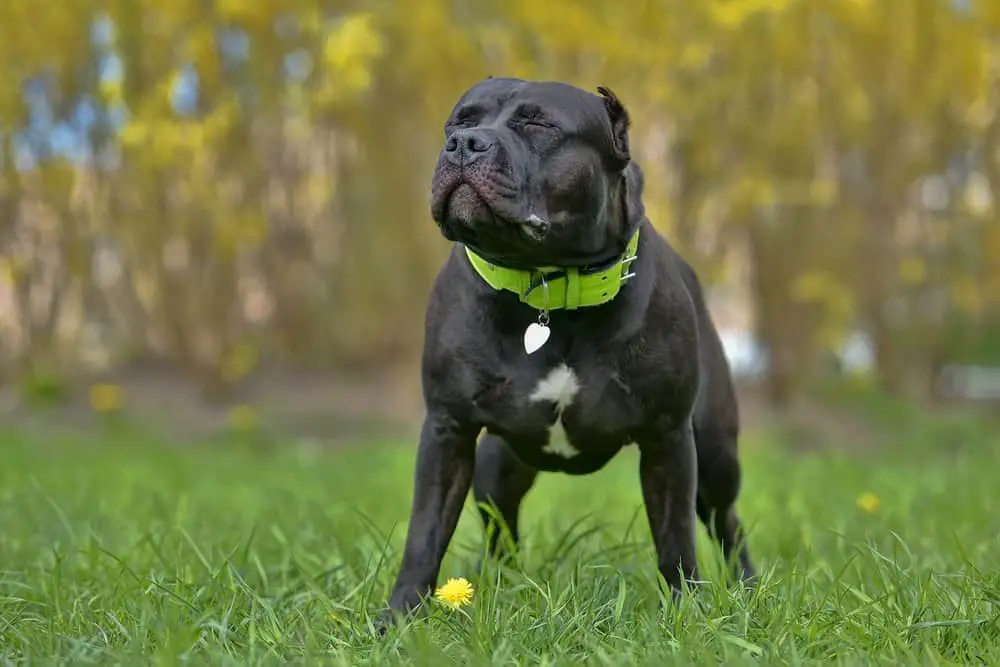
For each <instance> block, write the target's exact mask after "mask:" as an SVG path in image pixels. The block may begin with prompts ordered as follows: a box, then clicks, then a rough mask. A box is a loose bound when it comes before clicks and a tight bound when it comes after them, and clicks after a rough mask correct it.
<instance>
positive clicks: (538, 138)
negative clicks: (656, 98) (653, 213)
mask: <svg viewBox="0 0 1000 667" xmlns="http://www.w3.org/2000/svg"><path fill="white" fill-rule="evenodd" d="M598 92H599V93H600V96H598V95H593V94H591V93H588V92H585V91H583V90H581V89H579V88H575V87H573V86H570V85H567V84H562V83H555V82H533V81H523V80H519V79H509V78H489V79H486V80H485V81H482V82H480V83H479V84H477V85H475V86H473V87H472V88H471V89H470V90H468V91H467V92H466V93H465V94H464V95H463V96H462V98H461V99H460V100H459V101H458V103H457V104H456V106H455V108H454V110H453V111H452V114H451V117H450V118H449V119H448V121H447V123H446V125H445V135H446V142H445V146H444V150H443V151H442V152H441V155H440V158H439V160H438V163H437V167H436V169H435V172H434V178H433V184H432V188H431V191H432V204H431V210H432V213H433V216H434V220H435V221H436V222H437V224H438V226H439V227H440V229H441V232H442V233H443V235H444V236H445V237H446V238H447V239H449V240H450V241H453V242H455V246H454V249H453V252H452V253H451V256H450V258H449V259H448V261H447V263H446V264H445V266H444V267H443V269H442V270H441V272H440V273H439V275H438V277H437V280H436V282H435V284H434V289H433V292H432V294H431V298H430V303H429V305H428V308H427V319H426V341H425V346H424V354H423V362H422V369H423V372H422V381H423V392H424V400H425V402H426V408H427V415H426V418H425V421H424V424H423V428H422V431H421V434H420V446H419V453H418V456H417V466H416V467H417V469H416V480H415V495H414V499H413V511H412V515H411V518H410V524H409V531H408V535H407V539H406V548H405V553H404V555H403V564H402V569H401V571H400V573H399V576H398V578H397V580H396V584H395V587H394V589H393V592H392V596H391V599H390V601H389V612H390V614H392V613H395V612H401V611H408V610H410V609H413V608H414V607H415V606H417V605H418V604H419V602H420V600H421V598H422V597H425V596H426V595H428V594H429V593H431V591H432V590H433V588H434V586H435V583H436V580H437V577H438V571H439V569H440V567H441V561H442V559H443V558H444V555H445V551H446V550H447V548H448V543H449V542H450V540H451V537H452V534H453V533H454V530H455V526H456V524H457V522H458V518H459V514H460V511H461V509H462V506H463V504H464V502H465V498H466V495H467V494H468V491H469V487H470V486H473V487H474V495H475V498H476V500H477V501H478V502H480V503H486V504H489V505H494V506H495V507H496V509H497V510H498V511H499V514H500V515H502V518H503V520H504V522H505V523H506V524H507V527H508V528H509V530H510V533H511V536H512V537H513V538H514V540H516V539H517V535H518V528H517V524H518V511H519V508H520V505H521V500H522V499H523V498H524V496H525V494H526V493H527V492H528V490H529V489H530V488H531V486H532V483H533V482H534V480H535V477H536V475H537V473H538V471H553V472H554V471H559V472H564V473H569V474H572V475H584V474H587V473H591V472H594V471H596V470H598V469H600V468H601V467H603V466H604V465H605V464H606V463H607V462H608V461H609V460H611V458H612V457H614V455H615V454H616V453H617V452H618V451H619V450H620V449H621V448H622V447H623V446H625V445H628V444H632V443H635V444H637V445H638V447H639V451H640V464H639V477H640V481H641V484H642V494H643V499H644V501H645V506H646V512H647V515H648V518H649V525H650V528H651V529H652V534H653V540H654V543H655V546H656V553H657V559H658V565H659V570H660V572H661V573H662V575H663V577H664V579H665V580H666V582H667V583H668V584H669V585H670V587H671V589H672V590H673V591H674V592H675V593H676V592H677V591H679V589H680V588H681V584H682V578H685V579H688V580H691V579H693V578H695V577H696V565H695V528H696V520H695V516H696V515H697V516H698V517H699V518H700V519H701V520H702V521H703V522H705V524H706V526H708V528H709V530H710V531H711V532H712V533H713V534H714V535H715V537H716V539H717V540H718V541H719V543H720V544H721V546H722V549H723V552H724V554H725V556H726V558H727V560H728V562H730V563H731V564H733V565H734V567H736V568H737V571H738V574H739V575H740V576H742V577H745V578H746V577H751V576H752V575H753V572H754V570H753V566H752V565H751V561H750V555H749V552H748V551H747V547H746V545H745V543H744V541H743V535H742V528H741V526H740V521H739V519H738V518H737V515H736V511H735V509H734V503H735V501H736V497H737V494H738V493H739V488H740V465H739V461H738V459H737V436H738V431H739V416H738V411H737V405H736V399H735V394H734V390H733V385H732V380H731V377H730V373H729V366H728V363H727V361H726V358H725V356H724V353H723V349H722V345H721V343H720V341H719V337H718V334H717V332H716V330H715V327H714V325H713V323H712V321H711V319H710V317H709V313H708V310H707V308H706V305H705V302H704V299H703V296H702V291H701V287H700V286H699V283H698V278H697V276H696V275H695V273H694V271H693V270H692V268H691V267H690V266H689V265H688V264H687V263H686V262H685V261H684V260H683V259H682V258H681V257H679V256H678V255H677V254H676V253H675V252H674V250H673V249H672V248H671V247H670V246H669V245H668V244H667V242H666V241H665V240H664V239H663V238H662V237H661V236H660V235H659V234H658V233H657V231H656V230H655V229H654V228H653V226H652V225H651V224H650V222H649V220H647V219H646V217H645V212H644V207H643V203H642V188H643V178H642V174H641V172H640V170H639V168H638V167H637V166H636V164H635V163H634V162H633V161H632V160H631V157H630V153H629V138H628V128H629V118H628V114H627V112H626V110H625V108H624V107H623V106H622V104H621V102H620V101H619V100H618V99H617V98H616V97H615V95H614V94H613V93H612V92H611V91H610V90H607V89H605V88H599V89H598ZM557 424H561V426H562V428H563V430H564V432H565V435H566V442H565V443H564V442H562V441H561V440H560V441H558V442H556V441H550V430H551V429H552V428H553V427H554V426H556V425H557ZM483 429H485V430H486V432H487V434H486V435H485V436H484V437H483V438H482V441H481V442H480V443H479V445H478V450H477V439H478V436H479V434H480V432H481V431H482V430H483ZM484 519H486V520H487V521H489V517H488V515H486V514H485V513H484ZM489 534H490V535H491V542H492V544H491V545H490V547H491V549H492V550H493V551H494V552H497V551H499V550H500V549H502V545H503V542H502V541H500V540H498V539H497V532H496V531H490V533H489Z"/></svg>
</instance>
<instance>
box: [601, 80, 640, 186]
mask: <svg viewBox="0 0 1000 667" xmlns="http://www.w3.org/2000/svg"><path fill="white" fill-rule="evenodd" d="M597 93H598V94H599V95H600V96H601V98H602V99H603V100H604V110H605V111H607V113H608V119H609V120H610V121H611V139H612V142H613V146H614V150H615V160H616V161H617V162H618V168H619V169H624V168H625V167H626V166H628V163H629V162H630V161H631V159H632V155H631V152H630V150H629V143H628V129H629V125H630V123H631V120H630V119H629V117H628V111H626V110H625V105H623V104H622V102H621V100H619V99H618V96H617V95H615V94H614V93H613V92H612V91H611V89H610V88H607V87H605V86H598V88H597Z"/></svg>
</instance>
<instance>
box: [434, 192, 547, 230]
mask: <svg viewBox="0 0 1000 667" xmlns="http://www.w3.org/2000/svg"><path fill="white" fill-rule="evenodd" d="M503 203H504V202H499V201H496V202H494V201H493V199H492V198H489V197H484V196H483V195H482V194H481V193H480V192H479V189H478V188H477V187H476V186H475V185H474V184H472V183H469V182H468V181H460V182H458V183H457V184H456V185H455V186H454V187H453V188H452V189H451V191H450V192H449V193H448V194H446V195H445V197H444V207H443V208H444V211H443V214H444V215H443V218H444V219H446V220H449V221H452V222H453V223H457V225H458V226H459V227H461V228H462V230H463V231H464V232H466V233H470V234H472V235H474V236H477V237H479V236H493V235H497V236H500V235H504V236H506V235H508V234H509V232H510V231H513V230H516V231H517V233H518V236H519V237H520V238H522V239H524V240H526V241H530V242H534V243H537V242H540V241H543V240H544V239H545V238H546V237H547V236H548V233H549V230H550V229H551V224H550V223H549V221H548V220H546V219H544V218H543V217H541V216H540V215H538V214H537V213H530V214H528V215H527V216H516V217H513V216H512V215H511V214H510V213H509V212H507V211H505V210H504V209H505V208H508V207H507V206H503V205H501V204H503ZM456 231H457V230H456Z"/></svg>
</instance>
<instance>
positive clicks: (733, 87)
mask: <svg viewBox="0 0 1000 667" xmlns="http://www.w3.org/2000/svg"><path fill="white" fill-rule="evenodd" d="M998 6H1000V5H998V3H996V2H992V1H991V0H974V1H973V2H969V3H965V4H960V3H955V2H953V1H952V0H880V1H874V0H814V1H811V2H806V1H805V0H705V1H704V2H699V3H692V2H682V1H681V0H640V1H637V2H634V3H632V4H630V5H622V4H619V3H612V2H610V1H609V0H593V1H592V2H589V3H584V4H581V3H578V2H572V1H570V0H552V1H551V2H544V3H542V2H529V1H527V0H513V1H510V2H498V1H496V0H469V1H468V2H465V3H452V2H444V1H443V0H426V1H424V2H398V1H397V2H389V1H387V0H386V1H371V2H343V1H340V2H335V1H334V0H283V1H281V2H279V1H278V0H217V1H216V2H201V1H198V2H195V1H194V0H178V1H175V2H163V1H161V0H113V1H111V2H96V1H93V0H81V1H80V2H75V3H72V4H71V5H66V6H65V7H64V6H61V5H60V6H56V5H52V6H48V5H38V6H32V7H30V8H29V6H28V5H27V4H25V3H23V2H12V3H7V5H4V6H3V7H2V8H0V26H2V27H0V31H2V38H0V75H2V77H3V81H4V82H5V83H4V85H3V86H2V87H0V254H2V259H3V262H2V265H0V268H2V275H3V276H4V277H5V278H4V281H0V302H2V296H3V294H2V293H3V290H5V289H6V290H7V291H8V292H10V293H11V294H12V296H13V299H14V303H15V313H14V319H15V320H16V326H15V327H13V328H8V329H4V328H3V327H2V326H0V335H5V336H7V338H6V339H5V340H4V341H3V344H2V345H0V349H3V350H5V354H7V355H9V356H11V357H16V358H17V359H19V360H20V362H21V364H22V368H25V369H28V370H30V369H34V368H46V369H52V368H59V369H67V368H71V367H72V366H73V364H72V363H70V362H73V363H76V362H78V361H79V360H80V359H79V357H80V349H81V345H82V344H83V343H84V342H87V344H88V345H89V344H91V343H93V341H92V340H91V339H92V338H94V336H95V335H96V336H97V338H98V339H99V340H98V342H99V343H100V344H101V345H103V346H104V347H106V348H109V349H110V350H111V351H112V360H113V361H125V360H128V359H129V358H134V357H136V356H140V357H143V356H144V357H149V356H166V357H167V358H169V359H172V360H175V361H177V362H179V363H181V364H182V365H183V366H184V367H185V368H187V369H188V370H189V371H190V372H191V373H193V374H194V376H195V377H197V378H198V379H199V381H200V382H201V384H202V386H203V387H205V388H206V389H209V390H212V391H216V390H222V389H224V388H225V387H226V386H227V385H229V384H231V383H234V382H238V381H239V380H241V379H242V378H243V377H245V376H246V375H248V374H250V373H252V372H253V371H254V369H255V368H256V366H257V365H258V364H259V363H261V362H263V361H264V360H267V359H275V358H279V357H280V358H284V359H286V360H293V361H297V362H300V363H306V364H311V365H314V366H315V365H331V366H334V367H339V368H343V367H346V366H348V365H354V366H358V365H360V366H370V365H378V364H384V363H392V362H394V361H396V360H399V359H406V358H412V357H413V356H414V354H415V353H416V351H417V350H418V349H419V345H420V331H421V329H420V322H421V318H422V310H423V304H424V299H425V297H426V293H427V288H428V286H429V283H430V281H431V279H432V276H433V274H434V272H435V270H436V268H437V265H438V263H439V261H440V259H441V258H442V257H443V254H444V252H445V250H446V245H445V243H444V242H443V241H442V240H441V239H440V237H439V235H438V234H437V233H436V232H435V231H434V228H433V226H432V225H431V223H430V221H429V215H428V212H427V206H426V191H427V187H428V182H429V175H430V169H431V167H432V165H433V163H434V160H435V157H436V154H437V151H438V150H439V147H440V141H441V136H442V135H441V131H442V130H441V126H442V122H443V119H444V117H445V115H446V114H447V112H448V110H449V108H450V107H451V105H452V103H453V101H454V99H455V98H456V96H457V95H458V93H459V92H460V91H461V90H462V89H464V88H465V87H466V86H467V85H469V84H470V83H472V82H473V81H475V80H477V79H479V78H481V77H484V76H485V75H487V74H497V75H500V74H513V75H520V76H527V77H535V78H546V79H563V80H568V81H570V82H573V83H576V84H579V85H581V86H584V87H587V88H590V89H593V88H594V87H595V86H596V85H598V84H607V85H610V86H612V87H613V88H614V89H615V90H616V92H617V93H618V94H619V95H620V96H621V97H622V99H623V100H625V102H626V104H627V105H628V107H629V109H630V111H631V112H632V115H633V117H634V134H635V136H634V139H633V142H634V145H635V147H636V153H637V155H638V158H639V159H640V160H641V161H642V163H643V166H644V168H645V170H646V171H647V176H648V177H647V182H648V202H647V205H648V209H649V212H650V215H651V217H652V218H653V220H654V223H655V224H657V225H658V226H659V227H660V228H661V229H662V230H663V231H664V232H666V233H667V234H668V235H669V236H670V237H671V238H672V239H673V240H674V241H675V242H676V243H677V245H678V247H679V248H680V250H681V251H682V252H683V253H684V254H685V255H686V256H688V257H690V258H691V260H692V262H693V263H694V264H695V265H696V266H697V267H698V269H699V271H700V272H701V273H702V275H703V276H704V277H705V279H706V281H707V282H709V283H711V284H720V283H733V282H734V281H737V280H739V278H738V274H736V273H734V270H735V269H734V267H737V266H742V265H747V266H749V276H750V280H749V284H747V285H742V286H738V287H743V288H745V289H746V291H747V293H748V294H749V298H750V299H751V301H752V303H753V305H754V314H755V321H756V329H757V334H758V335H759V336H760V338H761V340H762V342H763V343H764V346H765V348H766V349H767V350H768V351H769V357H770V362H771V363H770V368H769V379H768V387H769V389H770V395H771V396H772V398H773V399H774V400H775V401H777V402H779V403H780V402H787V401H788V400H790V399H791V398H792V397H793V396H794V395H795V394H796V393H797V392H798V391H800V390H801V389H803V388H804V387H805V386H807V385H808V383H809V382H810V381H811V379H812V378H813V377H815V376H816V375H817V374H820V373H822V372H824V368H825V366H824V359H825V357H826V355H827V354H829V353H830V351H832V350H835V349H837V348H838V347H839V346H840V345H841V344H842V342H843V341H844V340H845V339H846V337H847V336H848V335H850V334H851V333H852V332H853V331H857V330H861V331H863V332H866V333H867V334H869V335H870V336H871V338H872V340H873V343H874V349H875V357H876V362H877V376H878V379H879V382H880V384H881V385H882V386H883V387H884V388H886V389H888V390H893V391H896V390H901V389H902V388H903V387H905V386H910V385H911V384H912V381H913V380H915V379H916V380H929V382H923V384H922V385H921V386H929V385H931V384H933V378H934V376H935V374H936V373H937V372H938V370H939V368H940V366H941V365H942V364H943V363H946V362H947V361H948V359H949V358H953V357H954V356H955V353H956V350H955V348H956V345H958V344H957V343H956V342H955V340H956V334H955V332H954V330H956V327H957V324H956V323H957V322H959V321H962V322H966V323H967V326H966V327H965V328H966V329H968V330H979V329H981V328H982V327H984V326H986V323H987V322H989V321H995V319H996V313H997V312H998V310H1000V303H998V302H1000V298H998V297H997V295H998V294H1000V231H998V230H1000V220H998V216H1000V213H998V210H997V205H996V202H997V201H998V198H1000V152H998V151H1000V121H998V120H997V119H998V118H1000V74H998V72H1000V70H998V64H1000V52H998V47H997V44H998V40H997V37H998V36H1000V9H998ZM928 54H933V57H929V55H928ZM4 284H6V285H7V287H6V288H5V287H4V286H3V285H4ZM0 316H2V314H0ZM4 331H6V332H7V333H6V334H5V333H2V332H4ZM12 331H13V332H15V333H11V332H12ZM94 332H97V333H96V334H95V333H94ZM46 372H49V371H46ZM914 375H917V376H918V377H913V376H914Z"/></svg>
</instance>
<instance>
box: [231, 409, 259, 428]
mask: <svg viewBox="0 0 1000 667" xmlns="http://www.w3.org/2000/svg"><path fill="white" fill-rule="evenodd" d="M229 425H230V426H231V427H232V429H233V430H234V431H240V432H243V433H246V432H248V431H253V430H254V429H255V428H257V411H256V410H254V409H253V407H251V406H249V405H237V406H236V407H234V408H233V409H232V410H230V411H229Z"/></svg>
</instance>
